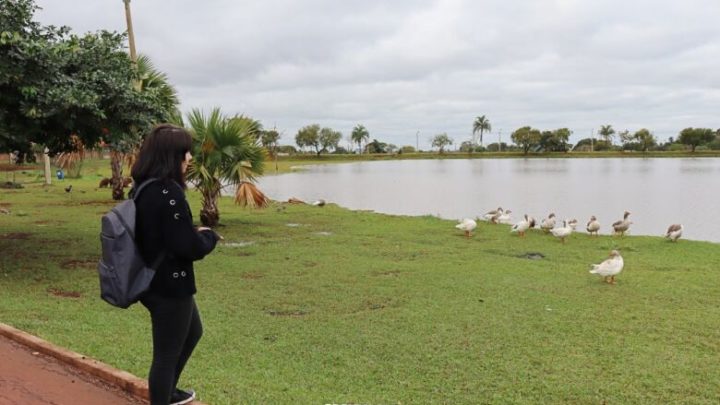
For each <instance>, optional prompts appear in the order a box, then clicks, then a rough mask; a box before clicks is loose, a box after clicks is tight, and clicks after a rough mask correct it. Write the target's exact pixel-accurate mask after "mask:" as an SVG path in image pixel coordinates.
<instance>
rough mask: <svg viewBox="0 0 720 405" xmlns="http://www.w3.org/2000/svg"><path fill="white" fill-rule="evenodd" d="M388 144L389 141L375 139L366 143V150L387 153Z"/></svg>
mask: <svg viewBox="0 0 720 405" xmlns="http://www.w3.org/2000/svg"><path fill="white" fill-rule="evenodd" d="M387 146H388V144H387V143H385V142H380V141H378V140H377V139H373V140H372V142H370V143H368V144H367V145H365V151H366V152H367V153H387Z"/></svg>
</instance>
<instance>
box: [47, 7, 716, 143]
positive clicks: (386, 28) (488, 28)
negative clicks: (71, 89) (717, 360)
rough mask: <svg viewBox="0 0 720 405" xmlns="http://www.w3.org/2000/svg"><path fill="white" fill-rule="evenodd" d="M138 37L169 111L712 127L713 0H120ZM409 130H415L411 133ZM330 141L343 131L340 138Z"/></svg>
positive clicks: (78, 24)
mask: <svg viewBox="0 0 720 405" xmlns="http://www.w3.org/2000/svg"><path fill="white" fill-rule="evenodd" d="M36 1H37V4H38V5H39V6H40V7H42V8H43V10H41V11H39V12H38V14H37V16H36V19H37V20H39V21H40V22H42V23H43V24H54V25H67V26H70V27H72V29H73V30H74V31H75V32H78V33H83V32H86V31H96V30H100V29H107V30H116V31H125V29H126V25H125V14H124V5H123V1H122V0H102V1H100V0H73V1H72V2H71V1H65V0H62V1H61V0H36ZM131 7H132V16H133V25H134V28H135V36H136V44H137V48H138V52H140V53H144V54H147V55H149V56H150V57H151V58H152V60H153V61H154V63H155V65H156V67H157V68H159V69H160V70H162V71H164V72H166V73H167V74H168V76H169V77H170V80H171V81H172V83H173V84H174V85H175V86H176V88H177V90H178V92H179V94H180V98H181V101H182V110H183V111H188V110H190V109H192V108H201V109H204V110H209V109H210V108H212V107H214V106H219V107H221V108H222V110H223V111H224V112H226V113H228V114H236V113H242V114H246V115H250V116H252V117H253V118H256V119H259V120H261V121H262V122H263V124H264V126H265V127H266V128H272V127H276V128H277V129H278V130H279V131H280V132H281V133H282V134H283V137H282V140H281V143H283V144H293V143H294V136H295V134H296V133H297V130H298V129H299V128H301V127H302V126H305V125H308V124H312V123H319V124H320V125H322V126H329V127H332V128H334V129H337V130H340V131H342V132H343V134H344V139H347V138H348V137H349V134H350V131H351V130H352V128H353V127H354V126H355V125H357V124H360V123H361V124H363V125H365V126H366V127H367V128H368V130H369V131H370V136H371V138H377V139H378V140H380V141H384V142H389V143H393V144H396V145H398V146H402V145H412V146H415V145H416V141H417V140H418V139H419V145H420V148H428V147H429V140H430V138H431V137H432V136H433V135H435V134H438V133H441V132H447V133H448V135H449V136H450V137H451V138H453V139H454V140H455V144H456V146H457V145H459V144H460V143H461V142H462V141H465V140H469V139H470V136H471V133H472V122H473V120H474V118H475V117H476V116H478V115H486V116H487V117H488V118H489V120H490V122H491V124H492V128H493V130H492V133H491V134H490V135H485V143H487V142H488V141H497V139H498V137H502V139H503V141H507V140H508V138H509V134H510V133H511V132H512V131H513V130H515V129H517V128H519V127H521V126H525V125H531V126H533V127H535V128H539V129H541V130H545V129H555V128H560V127H568V128H570V129H571V130H572V131H573V136H572V138H571V141H577V140H579V139H581V138H584V137H588V136H590V135H591V133H592V131H597V129H598V127H599V126H600V125H603V124H611V125H613V127H615V128H616V129H618V130H623V129H628V130H630V131H631V132H633V131H636V130H638V129H640V128H643V127H645V128H648V129H650V130H651V131H653V132H654V133H655V135H656V136H657V137H658V138H659V139H660V140H665V139H666V138H667V137H669V136H676V135H677V133H678V132H679V131H680V130H681V129H682V128H685V127H688V126H694V127H710V128H720V113H719V112H720V24H718V22H717V18H718V16H720V1H718V0H683V1H670V0H602V1H592V0H552V1H551V0H484V1H479V0H412V1H411V0H383V1H380V0H363V1H348V0H345V1H343V0H302V1H300V0H296V1H292V0H264V1H236V0H205V1H202V2H201V1H189V0H174V1H169V0H166V1H159V0H133V1H132V3H131ZM418 131H419V135H418ZM347 144H348V141H346V140H343V142H342V143H341V145H344V146H347Z"/></svg>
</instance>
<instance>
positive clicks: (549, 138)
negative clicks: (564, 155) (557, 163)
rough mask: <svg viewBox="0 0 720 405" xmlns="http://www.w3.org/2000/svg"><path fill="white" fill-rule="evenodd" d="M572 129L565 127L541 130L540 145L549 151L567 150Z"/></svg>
mask: <svg viewBox="0 0 720 405" xmlns="http://www.w3.org/2000/svg"><path fill="white" fill-rule="evenodd" d="M571 134H572V131H570V130H569V129H567V128H559V129H556V130H554V131H543V132H542V133H541V134H540V142H539V144H540V146H542V147H543V149H545V150H546V151H550V152H567V151H568V140H569V139H570V135H571Z"/></svg>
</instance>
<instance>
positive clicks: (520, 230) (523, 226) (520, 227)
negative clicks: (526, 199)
mask: <svg viewBox="0 0 720 405" xmlns="http://www.w3.org/2000/svg"><path fill="white" fill-rule="evenodd" d="M528 229H530V219H528V216H527V214H525V218H524V219H522V220H521V221H520V222H518V223H516V224H515V225H513V227H512V229H511V230H510V232H517V234H518V235H520V237H525V232H527V230H528Z"/></svg>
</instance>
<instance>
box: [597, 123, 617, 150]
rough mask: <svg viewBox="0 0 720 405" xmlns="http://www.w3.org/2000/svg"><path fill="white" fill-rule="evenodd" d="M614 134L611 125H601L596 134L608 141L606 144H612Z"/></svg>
mask: <svg viewBox="0 0 720 405" xmlns="http://www.w3.org/2000/svg"><path fill="white" fill-rule="evenodd" d="M614 134H615V130H614V129H613V127H612V125H601V126H600V130H599V131H598V135H600V137H601V138H602V139H603V140H604V141H605V142H607V143H608V146H610V145H612V139H613V136H614Z"/></svg>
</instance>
